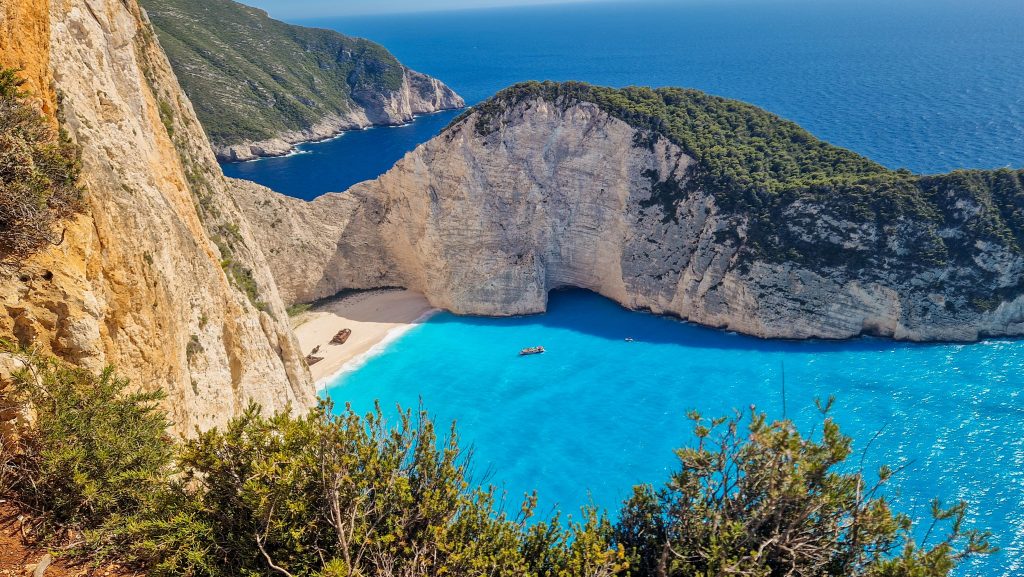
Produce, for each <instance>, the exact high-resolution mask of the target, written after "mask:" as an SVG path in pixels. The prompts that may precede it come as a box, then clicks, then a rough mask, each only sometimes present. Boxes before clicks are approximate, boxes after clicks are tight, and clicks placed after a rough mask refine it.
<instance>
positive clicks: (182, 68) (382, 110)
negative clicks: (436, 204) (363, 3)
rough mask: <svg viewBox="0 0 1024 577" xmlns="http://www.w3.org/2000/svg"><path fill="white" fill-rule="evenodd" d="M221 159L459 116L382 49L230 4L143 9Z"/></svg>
mask: <svg viewBox="0 0 1024 577" xmlns="http://www.w3.org/2000/svg"><path fill="white" fill-rule="evenodd" d="M142 4H143V5H144V7H145V8H146V10H147V11H148V12H149V15H150V16H151V17H152V19H153V23H154V24H155V25H156V29H157V32H158V33H159V35H160V40H161V43H162V44H163V46H164V48H165V49H166V50H167V54H168V57H169V58H170V61H171V64H172V65H173V66H174V69H175V72H177V74H178V78H179V79H180V80H181V83H182V86H183V87H184V89H185V92H186V94H188V96H189V98H190V99H191V101H192V103H193V105H194V106H195V108H196V111H197V113H198V115H199V120H200V121H201V122H202V123H203V126H204V127H205V129H206V132H207V134H208V135H209V137H210V140H211V141H212V142H213V145H214V148H215V150H216V152H217V155H218V156H219V157H220V158H221V159H223V160H229V161H238V160H249V159H252V158H256V157H260V156H279V155H282V154H287V153H288V152H290V151H291V150H292V145H293V144H295V143H299V142H305V141H309V140H322V139H325V138H328V137H331V136H334V135H336V134H338V133H339V132H341V131H344V130H352V129H356V128H363V127H366V126H370V125H393V124H403V123H405V122H408V121H410V120H412V118H413V116H414V115H416V114H425V113H430V112H436V111H439V110H447V109H452V108H461V107H462V106H464V103H463V101H462V98H460V97H459V96H458V95H457V94H455V92H453V91H452V90H451V89H450V88H448V87H447V86H445V85H444V84H443V83H442V82H440V81H439V80H437V79H434V78H431V77H429V76H427V75H425V74H421V73H419V72H415V71H413V70H410V69H409V68H407V67H406V66H404V65H403V64H402V63H401V62H399V61H398V60H397V59H396V58H395V57H394V56H392V55H391V54H390V53H389V52H388V51H387V50H385V49H384V47H382V46H380V45H379V44H376V43H373V42H370V41H369V40H364V39H361V38H350V37H348V36H344V35H342V34H339V33H337V32H334V31H332V30H322V29H317V28H307V27H303V26H295V25H292V24H287V23H284V22H280V21H278V20H274V19H272V18H270V17H269V16H268V15H267V13H266V12H264V11H263V10H259V9H257V8H252V7H249V6H245V5H243V4H240V3H238V2H234V1H232V0H142Z"/></svg>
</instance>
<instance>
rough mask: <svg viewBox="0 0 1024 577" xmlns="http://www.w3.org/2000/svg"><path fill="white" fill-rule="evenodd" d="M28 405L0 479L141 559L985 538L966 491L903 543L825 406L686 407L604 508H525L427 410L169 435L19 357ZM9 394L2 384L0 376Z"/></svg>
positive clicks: (569, 565)
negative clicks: (791, 416)
mask: <svg viewBox="0 0 1024 577" xmlns="http://www.w3.org/2000/svg"><path fill="white" fill-rule="evenodd" d="M15 380H16V382H17V383H18V390H19V391H21V393H22V394H24V395H26V396H27V397H28V398H30V399H31V401H32V402H33V404H34V405H35V406H36V410H37V426H36V428H35V429H34V432H32V433H31V434H29V435H28V436H26V437H23V438H22V439H21V440H20V441H19V442H18V445H17V449H18V451H17V456H16V457H14V458H13V459H8V460H7V465H6V467H5V472H6V473H7V475H6V476H5V479H6V481H5V483H4V486H3V487H0V489H2V490H3V492H4V493H5V494H6V495H8V496H14V497H16V498H17V499H19V501H20V502H21V503H23V504H24V505H25V506H26V507H27V508H28V509H30V510H31V511H32V512H34V513H35V515H36V518H38V519H39V531H40V534H42V535H47V536H49V538H50V542H51V543H53V544H59V543H60V538H63V539H64V541H65V542H67V541H71V542H73V543H74V545H75V546H74V547H73V548H72V552H73V553H75V554H77V555H80V556H83V557H86V558H92V559H103V558H114V559H117V560H118V561H120V562H123V563H131V564H134V565H137V566H138V567H139V568H141V569H144V570H146V571H147V572H148V573H149V574H151V575H197V576H198V575H205V576H229V575H230V576H234V575H246V576H248V575H291V576H299V575H308V576H322V577H343V576H344V577H355V576H363V577H378V576H381V577H383V576H407V577H418V576H423V577H426V576H435V575H453V576H483V575H489V576H490V575H493V576H510V577H511V576H516V577H519V576H534V577H577V576H579V577H584V576H585V577H609V576H611V575H632V576H636V577H648V576H649V577H662V576H664V577H691V576H692V577H698V576H700V577H704V576H737V577H738V576H758V577H775V576H788V575H792V576H822V577H828V576H832V577H940V576H945V575H948V573H949V571H950V570H951V569H952V568H953V567H954V566H955V565H956V564H957V563H958V562H960V561H961V560H963V559H964V558H966V557H968V556H970V555H975V554H982V553H986V552H989V551H991V550H992V549H991V547H989V545H988V543H987V541H986V537H987V536H986V535H984V534H981V533H978V532H975V531H969V530H965V529H964V527H963V519H964V512H965V506H964V505H963V504H958V505H955V506H954V507H952V508H949V509H942V508H941V507H939V506H938V505H936V506H935V510H934V513H935V517H936V525H935V526H933V527H932V528H931V529H930V530H929V531H928V533H929V534H931V535H939V534H940V533H941V534H942V535H941V537H939V538H938V541H937V542H927V541H926V542H924V543H920V544H918V543H916V542H915V541H914V540H913V539H912V538H911V535H912V534H913V533H912V527H911V523H910V521H909V519H908V518H907V517H906V516H905V515H902V514H898V513H894V512H893V511H892V510H891V509H890V507H889V505H888V503H887V501H886V500H885V499H884V497H883V496H882V495H881V491H882V489H883V487H884V486H885V484H886V483H887V482H888V481H889V480H890V479H891V477H892V472H891V471H889V470H888V469H884V468H883V469H882V470H880V471H879V472H878V475H877V481H873V482H869V481H868V479H867V477H866V476H865V475H864V474H862V473H861V472H860V471H858V470H857V469H856V468H853V467H851V465H850V463H849V457H850V455H851V440H850V439H849V438H848V437H845V436H843V435H841V434H840V432H839V429H838V427H837V426H836V425H835V423H834V422H832V421H831V420H830V419H829V418H828V417H827V416H826V417H825V418H824V419H823V428H822V432H821V433H820V435H819V436H820V438H817V439H815V438H808V437H804V436H801V435H800V434H799V433H797V432H796V431H795V430H794V428H793V425H792V423H790V422H788V421H781V422H775V423H769V422H768V421H767V420H766V419H765V417H764V416H763V415H760V414H758V413H756V412H754V411H753V410H751V413H750V414H749V416H746V417H744V418H740V417H736V418H733V419H716V420H712V421H707V420H705V419H702V418H701V417H700V416H699V415H697V414H693V415H691V417H692V418H693V419H694V422H695V429H694V432H695V434H696V438H697V442H696V444H695V446H693V447H689V448H685V449H681V450H679V451H678V452H677V454H678V457H679V462H680V469H679V471H678V472H677V473H675V474H674V475H672V477H671V479H670V480H669V482H668V484H667V485H666V486H665V487H664V488H662V489H660V490H655V489H654V488H652V487H638V488H636V489H635V492H634V495H633V497H632V498H630V499H629V500H628V501H627V502H626V503H625V505H624V507H623V509H622V511H621V512H620V514H619V520H618V522H617V523H614V524H613V523H611V522H610V521H609V520H608V519H607V518H606V517H605V516H604V515H603V514H601V513H599V512H597V511H594V510H586V511H584V512H583V514H582V515H581V517H580V520H579V521H575V522H574V521H573V520H571V519H569V520H568V521H567V522H565V523H563V522H561V521H560V520H559V519H558V518H557V517H556V518H554V519H542V520H537V519H534V518H533V516H534V509H535V504H536V497H535V496H530V497H528V498H527V499H526V500H525V503H523V504H522V506H521V507H517V508H514V509H513V512H512V513H509V512H507V511H506V508H505V503H504V500H503V499H502V498H501V497H499V496H498V495H497V494H496V493H495V490H494V489H493V488H481V487H478V486H476V485H475V484H474V483H473V482H472V480H471V477H470V469H469V459H468V455H467V454H466V453H465V452H464V451H462V449H461V448H460V447H459V444H458V439H457V437H456V435H455V432H454V430H452V431H450V432H449V433H448V434H447V435H445V436H444V437H443V438H442V439H439V438H438V435H437V434H436V432H435V430H434V426H433V424H432V423H431V421H430V420H429V419H428V418H427V417H426V415H425V414H424V413H422V412H418V413H411V412H406V413H405V414H403V415H402V416H401V418H400V420H399V421H398V422H397V423H395V424H394V426H389V425H388V424H387V423H385V421H384V419H383V417H382V412H381V410H380V409H379V408H377V410H375V411H374V412H372V413H370V414H368V415H366V416H360V415H357V414H355V413H353V412H352V411H351V410H350V409H346V410H345V411H344V412H342V413H341V414H340V415H334V414H333V413H334V411H333V408H332V407H331V405H330V404H328V403H323V404H321V405H320V406H319V407H318V408H317V409H315V410H314V411H312V412H310V413H309V414H307V415H305V416H303V417H292V416H289V415H287V414H278V415H275V416H270V417H268V416H264V415H262V414H261V413H260V411H259V409H258V407H255V406H252V407H250V408H249V409H248V410H247V411H245V413H244V414H243V415H242V416H240V417H239V418H237V419H234V420H233V421H231V422H230V423H229V424H228V425H227V426H226V427H224V428H223V429H220V430H213V431H210V432H207V433H203V434H201V435H199V436H197V437H196V438H195V439H192V440H187V441H182V442H180V443H177V444H175V443H172V441H171V440H170V439H168V438H167V437H166V435H165V434H164V432H163V431H164V429H165V428H166V425H167V423H166V421H165V420H164V419H163V417H162V416H161V414H160V413H159V412H158V411H157V410H156V409H155V406H154V403H155V402H156V401H158V400H159V396H158V395H139V394H127V393H126V391H127V389H126V385H127V383H126V382H125V381H123V380H120V379H118V378H116V377H115V376H114V375H113V373H112V372H111V371H109V370H108V371H104V372H103V373H102V374H100V375H98V376H95V375H91V374H90V373H88V372H86V371H82V370H80V369H74V368H70V367H67V366H65V365H63V364H61V363H58V362H53V361H41V360H39V359H30V360H29V368H27V369H25V370H23V371H21V372H20V373H19V374H18V375H17V376H16V379H15ZM7 393H10V391H7Z"/></svg>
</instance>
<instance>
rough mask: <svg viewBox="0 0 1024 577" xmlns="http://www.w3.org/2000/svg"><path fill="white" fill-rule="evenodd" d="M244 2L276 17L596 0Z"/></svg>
mask: <svg viewBox="0 0 1024 577" xmlns="http://www.w3.org/2000/svg"><path fill="white" fill-rule="evenodd" d="M239 1H240V2H242V3H243V4H248V5H250V6H256V7H257V8H263V9H264V10H266V11H267V12H269V13H270V15H271V16H273V17H275V18H309V17H322V16H353V15H358V14H389V13H396V12H425V11H434V10H461V9H466V8H496V7H500V6H526V5H535V4H566V3H569V2H572V3H580V2H591V1H595V0H239Z"/></svg>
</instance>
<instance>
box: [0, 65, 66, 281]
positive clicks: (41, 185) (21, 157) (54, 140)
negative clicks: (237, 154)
mask: <svg viewBox="0 0 1024 577" xmlns="http://www.w3.org/2000/svg"><path fill="white" fill-rule="evenodd" d="M22 84H24V81H23V80H20V79H19V78H18V76H17V74H16V71H14V70H10V69H0V267H12V266H17V264H18V263H19V262H20V260H21V259H24V258H25V257H26V256H28V255H30V254H31V253H33V252H35V251H37V250H39V249H40V248H41V247H43V246H46V245H47V244H59V243H60V241H61V240H63V232H62V231H60V230H58V229H59V223H60V221H61V220H62V219H64V218H67V217H68V216H70V215H72V214H74V213H75V212H76V211H78V210H79V209H80V208H81V200H82V198H81V197H82V194H81V190H80V189H79V187H78V185H77V181H78V175H79V171H80V165H79V155H78V149H77V147H76V146H74V145H73V144H72V143H71V141H70V140H69V139H68V138H67V137H66V136H64V135H63V134H57V133H56V131H54V130H53V128H52V127H51V126H50V123H49V122H48V121H47V120H46V119H45V118H44V117H43V115H42V114H40V112H39V111H38V110H36V109H35V107H33V106H32V105H31V104H29V103H27V102H26V101H25V97H26V95H25V94H24V93H23V92H22V91H21V86H22Z"/></svg>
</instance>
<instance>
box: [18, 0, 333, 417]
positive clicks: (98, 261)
mask: <svg viewBox="0 0 1024 577" xmlns="http://www.w3.org/2000/svg"><path fill="white" fill-rule="evenodd" d="M2 5H3V8H4V13H5V14H6V15H7V18H6V19H5V21H4V22H3V29H4V32H5V34H6V35H7V38H15V39H18V40H25V41H28V39H37V38H39V37H40V35H39V34H38V31H39V30H44V29H45V30H46V31H47V33H48V34H47V35H46V36H45V38H44V40H45V41H44V42H39V43H38V45H36V46H34V47H32V48H31V49H30V48H29V47H27V46H24V45H22V46H21V47H20V49H19V51H20V53H21V54H26V53H29V54H34V56H33V57H31V58H25V57H20V58H10V53H9V52H8V51H7V50H6V49H5V50H4V51H3V52H2V53H0V57H2V58H3V61H2V62H0V64H2V65H5V66H11V65H19V66H22V67H24V68H25V70H24V72H23V74H25V75H26V76H27V77H29V78H36V79H39V82H38V83H37V84H34V86H33V87H36V86H41V87H45V88H46V90H53V92H54V93H59V94H60V101H59V102H60V104H59V107H60V110H59V113H60V117H61V118H62V127H63V128H64V129H66V130H67V131H68V132H69V134H70V136H71V137H72V139H73V140H74V141H76V142H77V143H78V144H79V145H80V146H81V150H82V166H83V168H82V181H83V182H82V184H83V186H84V189H85V191H86V205H87V206H86V210H85V211H84V213H83V214H82V215H81V216H79V217H78V218H77V219H75V220H74V221H73V222H69V223H67V224H66V233H65V236H64V241H63V242H62V243H61V244H60V245H59V246H55V247H52V248H50V249H47V250H45V251H43V252H41V253H37V254H35V255H34V256H33V257H31V258H30V259H29V260H28V261H26V262H24V263H23V265H22V266H21V268H20V270H17V271H15V272H14V273H13V275H11V276H9V277H7V278H4V279H3V282H2V283H0V335H3V336H9V337H13V338H14V339H16V340H17V341H19V342H20V343H22V344H23V345H26V346H36V347H38V348H40V349H41V350H43V351H44V352H52V353H54V354H57V355H59V356H61V357H63V358H65V359H68V360H70V361H73V362H76V363H79V364H82V365H85V366H90V367H100V366H102V365H105V364H108V363H113V364H115V365H117V367H118V370H119V372H120V373H122V374H124V375H126V376H128V377H131V379H132V381H133V383H135V385H136V386H139V387H143V388H153V387H157V386H161V387H163V388H164V389H165V390H166V391H167V392H168V395H169V398H168V400H167V406H168V408H169V410H170V413H171V415H172V418H173V420H174V424H175V427H176V428H177V429H178V430H179V431H182V432H188V431H191V430H193V429H194V428H195V427H200V428H207V427H209V426H212V425H215V424H218V423H222V422H224V421H225V420H226V419H227V418H229V417H231V416H232V415H234V414H235V413H237V412H238V411H239V410H240V409H242V408H244V407H245V406H246V405H247V404H248V403H249V402H250V401H255V402H259V403H261V404H262V405H263V406H264V407H267V408H269V409H279V408H284V407H285V406H287V405H288V404H289V403H291V404H292V405H293V406H295V407H296V408H299V407H305V406H309V405H311V404H312V403H313V402H314V401H315V398H314V391H313V388H312V384H311V381H310V378H309V375H308V370H307V369H306V367H305V365H304V363H303V360H302V354H301V353H300V351H299V350H298V347H297V344H296V341H295V338H294V336H293V335H292V333H291V331H290V329H289V327H288V324H287V314H286V312H285V309H284V306H283V304H282V302H281V299H280V298H279V296H278V292H277V287H276V285H275V283H274V281H273V279H272V277H271V275H270V272H269V269H268V267H267V265H266V261H265V258H264V256H263V253H262V252H261V250H260V249H259V247H258V246H257V244H256V243H255V241H254V239H253V236H252V232H251V230H250V226H249V224H248V223H247V222H246V220H245V218H244V217H243V215H242V214H241V212H240V211H239V209H238V207H237V206H236V204H235V203H234V201H233V200H232V198H231V196H230V195H229V194H227V184H226V181H225V180H224V177H223V175H222V174H221V172H220V170H219V167H218V166H217V164H216V161H215V159H214V157H213V154H212V152H211V150H210V145H209V142H208V141H207V139H206V137H205V136H204V134H203V131H202V128H201V126H200V124H199V122H198V120H197V119H196V116H195V114H194V112H193V110H192V108H191V106H190V104H189V102H188V100H187V99H186V98H185V96H184V95H183V93H182V91H181V89H180V87H179V86H178V83H177V81H176V79H175V77H174V74H173V72H172V71H171V68H170V65H169V63H168V62H167V59H166V57H165V56H164V54H163V51H162V50H161V48H160V46H159V44H158V42H157V40H156V36H155V33H154V32H153V29H152V27H151V25H150V23H149V22H148V21H147V19H146V17H145V15H144V14H143V12H142V11H141V10H140V8H139V7H138V5H137V4H136V3H135V0H53V1H52V2H49V1H48V0H3V2H2ZM12 14H15V15H19V14H20V15H34V16H37V18H27V17H22V16H15V17H14V18H11V15H12ZM5 46H6V45H5ZM46 94H47V93H46V91H44V93H43V95H42V96H43V99H44V100H45V99H46ZM53 104H56V101H55V100H54V101H53Z"/></svg>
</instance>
